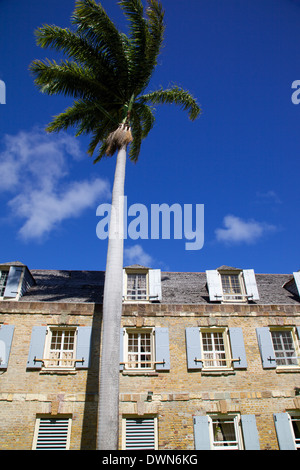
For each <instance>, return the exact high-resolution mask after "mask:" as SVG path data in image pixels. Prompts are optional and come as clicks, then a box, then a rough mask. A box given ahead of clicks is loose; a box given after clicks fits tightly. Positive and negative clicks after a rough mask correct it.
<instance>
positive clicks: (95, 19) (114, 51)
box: [72, 0, 127, 83]
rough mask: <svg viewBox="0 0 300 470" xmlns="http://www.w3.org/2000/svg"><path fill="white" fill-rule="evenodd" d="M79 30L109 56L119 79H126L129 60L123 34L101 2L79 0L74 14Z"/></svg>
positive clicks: (74, 22) (73, 19)
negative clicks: (125, 51) (125, 52)
mask: <svg viewBox="0 0 300 470" xmlns="http://www.w3.org/2000/svg"><path fill="white" fill-rule="evenodd" d="M72 23H73V24H75V25H76V26H77V32H78V34H80V35H81V36H84V37H85V38H86V40H87V41H88V42H89V43H91V44H93V46H94V48H95V49H97V50H99V51H101V53H102V54H103V55H104V56H106V57H107V59H108V60H109V62H110V64H111V66H113V67H114V70H115V71H116V72H115V73H116V77H119V81H120V82H121V81H123V83H124V81H126V76H127V60H126V56H125V54H124V49H123V41H122V38H121V34H120V33H119V31H118V29H117V28H116V26H115V25H114V23H113V21H112V20H111V19H110V18H109V16H108V15H107V13H106V11H105V10H104V8H103V7H102V5H101V4H100V3H97V2H96V1H95V0H77V1H76V6H75V10H74V13H73V16H72Z"/></svg>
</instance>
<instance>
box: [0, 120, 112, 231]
mask: <svg viewBox="0 0 300 470" xmlns="http://www.w3.org/2000/svg"><path fill="white" fill-rule="evenodd" d="M3 143H4V150H3V151H2V152H1V153H0V190H2V192H3V191H9V192H10V193H11V197H10V200H9V201H8V206H9V207H10V209H11V211H12V216H13V217H18V218H20V219H23V221H24V222H23V225H22V226H21V228H20V230H19V235H20V236H21V238H23V239H26V240H28V239H42V237H43V236H45V235H47V234H49V232H51V231H52V230H53V229H55V228H56V227H57V225H58V224H59V223H61V222H62V221H63V220H65V219H68V218H72V217H79V216H80V215H81V214H82V213H83V211H84V210H86V209H88V208H89V207H92V206H93V205H94V204H96V203H99V199H100V198H101V199H106V198H108V197H109V196H110V190H109V183H108V182H107V181H104V180H102V179H100V178H97V179H93V180H90V181H88V180H83V181H75V182H74V181H73V182H68V181H67V179H66V178H67V177H70V162H72V161H73V163H74V161H75V162H76V161H78V160H80V159H82V158H84V154H83V152H81V150H80V146H79V143H78V139H76V138H75V137H72V136H69V135H67V134H64V133H61V134H58V135H57V134H55V135H54V134H46V133H45V132H44V131H42V130H39V129H34V130H32V131H30V132H19V133H18V134H17V135H15V136H12V135H6V136H5V137H4V139H3Z"/></svg>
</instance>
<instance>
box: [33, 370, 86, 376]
mask: <svg viewBox="0 0 300 470" xmlns="http://www.w3.org/2000/svg"><path fill="white" fill-rule="evenodd" d="M40 374H41V375H76V374H77V370H75V369H42V370H41V371H40Z"/></svg>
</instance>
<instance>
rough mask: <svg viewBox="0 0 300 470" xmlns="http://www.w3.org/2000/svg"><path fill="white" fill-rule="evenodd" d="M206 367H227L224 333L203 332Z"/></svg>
mask: <svg viewBox="0 0 300 470" xmlns="http://www.w3.org/2000/svg"><path fill="white" fill-rule="evenodd" d="M202 344H203V359H204V367H226V365H227V363H226V361H225V359H226V354H225V344H224V338H223V333H222V332H218V333H202Z"/></svg>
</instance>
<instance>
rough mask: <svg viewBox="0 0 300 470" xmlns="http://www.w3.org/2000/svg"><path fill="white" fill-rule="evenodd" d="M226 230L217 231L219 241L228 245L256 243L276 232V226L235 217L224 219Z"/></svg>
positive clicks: (230, 216)
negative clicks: (267, 234)
mask: <svg viewBox="0 0 300 470" xmlns="http://www.w3.org/2000/svg"><path fill="white" fill-rule="evenodd" d="M223 224H224V226H225V228H218V229H216V230H215V233H216V237H217V240H218V241H220V242H228V243H240V242H244V243H255V242H256V241H257V240H258V239H260V238H261V237H262V236H263V235H265V234H266V233H268V232H272V231H274V230H276V227H275V226H274V225H269V224H265V223H264V222H257V221H255V220H248V221H245V220H242V219H240V218H239V217H236V216H234V215H227V216H226V217H224V220H223Z"/></svg>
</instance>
